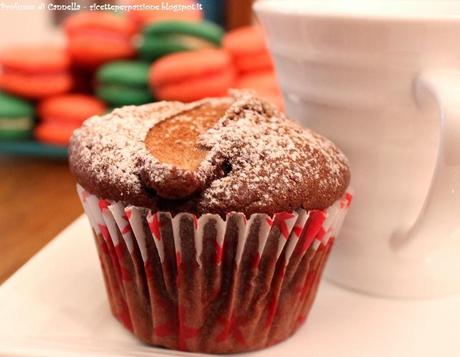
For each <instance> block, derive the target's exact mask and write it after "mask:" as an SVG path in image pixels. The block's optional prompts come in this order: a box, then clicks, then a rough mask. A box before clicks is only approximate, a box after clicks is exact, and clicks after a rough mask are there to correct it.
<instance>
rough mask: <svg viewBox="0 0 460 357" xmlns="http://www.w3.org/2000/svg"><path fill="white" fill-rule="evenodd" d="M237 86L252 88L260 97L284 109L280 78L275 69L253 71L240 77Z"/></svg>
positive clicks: (236, 82)
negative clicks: (277, 77)
mask: <svg viewBox="0 0 460 357" xmlns="http://www.w3.org/2000/svg"><path fill="white" fill-rule="evenodd" d="M235 88H241V89H252V90H254V91H255V92H256V93H257V94H258V95H259V96H260V97H263V98H265V99H266V100H268V101H270V102H272V103H273V104H275V105H276V106H277V107H278V108H279V109H280V110H283V109H284V100H283V96H282V94H281V90H280V87H279V85H278V80H277V79H276V75H275V73H274V72H273V71H264V72H253V73H249V74H245V75H242V76H240V77H238V78H237V79H236V81H235Z"/></svg>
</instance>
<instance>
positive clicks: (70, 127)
mask: <svg viewBox="0 0 460 357" xmlns="http://www.w3.org/2000/svg"><path fill="white" fill-rule="evenodd" d="M106 110H107V108H106V106H105V104H104V102H102V101H101V100H99V99H97V98H95V97H93V96H89V95H85V94H67V95H60V96H55V97H50V98H47V99H45V100H44V101H42V102H41V103H40V104H39V105H38V110H37V111H38V115H39V117H40V119H41V121H40V123H39V124H38V125H37V126H36V128H35V131H34V135H35V138H36V139H37V140H38V141H41V142H43V143H47V144H53V145H61V146H65V145H67V144H68V142H69V139H70V136H71V135H72V132H73V131H74V130H75V129H77V128H78V127H80V126H81V124H82V123H83V122H84V121H85V120H86V119H88V118H90V117H92V116H93V115H100V114H103V113H105V112H106Z"/></svg>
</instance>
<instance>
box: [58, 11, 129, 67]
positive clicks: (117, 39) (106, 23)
mask: <svg viewBox="0 0 460 357" xmlns="http://www.w3.org/2000/svg"><path fill="white" fill-rule="evenodd" d="M64 28H65V32H66V34H67V40H68V49H69V52H70V54H71V56H72V60H73V61H74V62H75V63H76V64H78V65H81V66H84V67H90V68H94V67H98V66H99V65H101V64H103V63H106V62H109V61H112V60H117V59H125V58H130V57H133V56H134V55H135V48H134V45H133V41H132V40H133V36H134V35H135V34H136V26H135V24H134V23H133V22H132V21H131V20H130V19H128V18H126V17H121V16H116V15H114V14H110V13H106V12H82V13H79V14H77V15H74V16H72V17H69V18H68V19H67V20H66V22H65V24H64Z"/></svg>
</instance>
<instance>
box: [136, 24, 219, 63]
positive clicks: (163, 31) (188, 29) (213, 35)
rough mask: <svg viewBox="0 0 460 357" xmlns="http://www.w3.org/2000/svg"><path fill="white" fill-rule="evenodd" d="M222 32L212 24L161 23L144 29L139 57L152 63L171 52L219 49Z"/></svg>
mask: <svg viewBox="0 0 460 357" xmlns="http://www.w3.org/2000/svg"><path fill="white" fill-rule="evenodd" d="M223 35H224V30H223V29H222V28H221V27H220V26H218V25H216V24H214V23H213V22H209V21H203V22H188V21H179V20H175V21H174V20H173V21H161V22H155V23H153V24H151V25H148V26H146V27H145V28H144V31H143V40H142V41H141V43H140V45H139V48H138V50H139V55H140V56H141V57H142V58H144V59H146V60H148V61H154V60H156V59H158V58H160V57H162V56H165V55H167V54H170V53H173V52H182V51H191V50H198V49H203V48H217V47H220V45H221V41H222V37H223Z"/></svg>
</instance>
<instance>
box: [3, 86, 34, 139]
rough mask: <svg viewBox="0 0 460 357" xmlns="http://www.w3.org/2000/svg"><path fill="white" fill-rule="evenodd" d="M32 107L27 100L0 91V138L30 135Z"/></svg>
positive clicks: (16, 137) (20, 137)
mask: <svg viewBox="0 0 460 357" xmlns="http://www.w3.org/2000/svg"><path fill="white" fill-rule="evenodd" d="M33 117H34V107H33V105H32V104H30V103H29V102H27V101H25V100H23V99H21V98H18V97H15V96H12V95H9V94H6V93H2V92H0V140H3V139H23V138H27V137H29V136H31V133H32V126H33V121H34V118H33Z"/></svg>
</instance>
